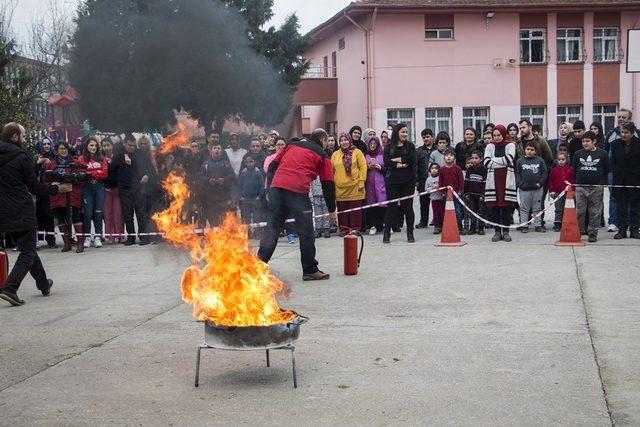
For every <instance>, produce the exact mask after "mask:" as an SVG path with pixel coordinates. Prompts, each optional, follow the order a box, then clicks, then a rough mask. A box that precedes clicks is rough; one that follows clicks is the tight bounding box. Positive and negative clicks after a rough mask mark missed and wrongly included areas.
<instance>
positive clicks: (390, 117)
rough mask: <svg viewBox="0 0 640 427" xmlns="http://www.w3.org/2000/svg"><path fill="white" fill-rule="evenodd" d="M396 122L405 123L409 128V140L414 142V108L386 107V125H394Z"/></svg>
mask: <svg viewBox="0 0 640 427" xmlns="http://www.w3.org/2000/svg"><path fill="white" fill-rule="evenodd" d="M402 113H408V114H410V117H408V116H403V115H402ZM394 116H395V117H394ZM398 123H404V124H406V125H407V127H408V128H409V141H411V142H415V140H416V139H415V131H416V110H415V109H413V108H387V126H390V125H391V126H395V125H397V124H398Z"/></svg>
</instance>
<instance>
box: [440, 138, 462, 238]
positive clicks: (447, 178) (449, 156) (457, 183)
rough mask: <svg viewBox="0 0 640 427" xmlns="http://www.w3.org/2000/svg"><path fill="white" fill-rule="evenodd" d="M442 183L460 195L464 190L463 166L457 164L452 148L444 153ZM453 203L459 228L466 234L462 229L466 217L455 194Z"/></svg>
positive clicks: (441, 173) (441, 169)
mask: <svg viewBox="0 0 640 427" xmlns="http://www.w3.org/2000/svg"><path fill="white" fill-rule="evenodd" d="M440 185H441V186H442V187H451V189H452V190H453V191H455V192H456V193H458V195H460V196H462V193H463V192H464V174H463V173H462V168H461V167H460V166H458V165H457V164H456V153H455V151H453V149H451V148H449V149H447V151H445V153H444V166H442V167H441V168H440ZM453 204H454V206H455V210H456V221H457V223H458V230H460V231H461V234H465V233H464V230H463V229H462V219H463V217H464V212H463V207H462V204H461V203H460V201H459V200H458V198H457V197H455V196H454V198H453Z"/></svg>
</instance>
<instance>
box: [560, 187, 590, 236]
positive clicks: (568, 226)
mask: <svg viewBox="0 0 640 427" xmlns="http://www.w3.org/2000/svg"><path fill="white" fill-rule="evenodd" d="M566 198H567V200H566V201H565V202H564V214H563V216H562V229H561V230H560V240H558V241H557V242H556V246H585V245H586V243H584V242H583V241H582V240H580V229H579V228H578V214H577V212H576V202H575V199H574V198H573V186H571V185H570V186H569V189H568V190H567V195H566Z"/></svg>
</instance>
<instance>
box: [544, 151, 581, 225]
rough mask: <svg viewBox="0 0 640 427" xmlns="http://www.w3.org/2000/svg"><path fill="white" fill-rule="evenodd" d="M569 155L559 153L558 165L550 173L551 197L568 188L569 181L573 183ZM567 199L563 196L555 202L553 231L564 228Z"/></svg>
mask: <svg viewBox="0 0 640 427" xmlns="http://www.w3.org/2000/svg"><path fill="white" fill-rule="evenodd" d="M568 159H569V155H568V154H566V153H558V156H557V159H556V162H557V165H556V166H555V167H554V168H553V169H551V173H550V174H549V182H548V185H547V189H548V190H549V197H550V198H552V199H556V198H557V197H558V196H559V195H560V194H561V193H562V192H563V191H564V189H565V188H567V184H566V183H567V182H569V183H571V184H573V183H574V179H573V167H572V166H571V165H570V164H569V163H568ZM566 200H567V196H566V195H565V196H563V197H562V198H561V199H559V200H556V202H555V206H554V208H555V219H554V221H553V231H560V230H561V229H562V218H563V216H564V203H565V201H566Z"/></svg>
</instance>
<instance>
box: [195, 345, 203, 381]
mask: <svg viewBox="0 0 640 427" xmlns="http://www.w3.org/2000/svg"><path fill="white" fill-rule="evenodd" d="M201 351H202V346H198V355H197V356H196V387H198V384H199V381H200V352H201Z"/></svg>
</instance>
